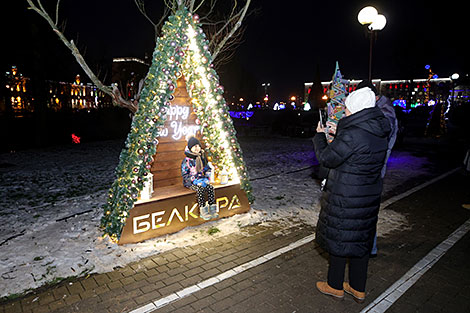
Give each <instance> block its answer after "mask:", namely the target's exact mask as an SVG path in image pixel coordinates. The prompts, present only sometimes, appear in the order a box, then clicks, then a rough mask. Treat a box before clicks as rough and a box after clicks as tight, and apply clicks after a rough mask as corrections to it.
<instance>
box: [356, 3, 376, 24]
mask: <svg viewBox="0 0 470 313" xmlns="http://www.w3.org/2000/svg"><path fill="white" fill-rule="evenodd" d="M378 14H379V13H378V12H377V9H376V8H374V7H372V6H368V7H365V8H363V9H362V10H361V11H359V14H358V15H357V20H358V21H359V23H361V24H362V25H367V24H372V23H373V22H374V20H375V17H376V16H377V15H378Z"/></svg>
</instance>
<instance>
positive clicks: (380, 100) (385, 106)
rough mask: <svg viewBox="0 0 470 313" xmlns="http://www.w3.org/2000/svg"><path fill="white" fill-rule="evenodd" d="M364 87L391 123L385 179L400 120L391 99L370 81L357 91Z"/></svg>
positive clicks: (360, 84)
mask: <svg viewBox="0 0 470 313" xmlns="http://www.w3.org/2000/svg"><path fill="white" fill-rule="evenodd" d="M364 87H368V88H370V89H371V90H372V91H373V92H374V94H375V105H376V106H377V107H379V108H380V110H382V113H383V114H384V115H385V117H386V118H387V119H388V121H389V122H390V127H391V131H390V135H389V136H388V148H387V156H386V157H385V161H384V166H383V167H382V173H381V175H382V178H384V177H385V172H386V170H387V162H388V158H389V157H390V154H391V153H392V149H393V146H394V145H395V142H396V140H397V133H398V120H397V116H396V114H395V109H394V108H393V105H392V101H390V99H389V98H387V97H385V96H384V95H380V94H379V93H378V92H377V88H375V86H374V84H372V83H371V82H370V81H369V80H363V81H362V82H360V83H359V85H357V89H356V90H358V89H361V88H364ZM370 256H371V257H376V256H377V234H375V236H374V245H373V246H372V251H371V252H370Z"/></svg>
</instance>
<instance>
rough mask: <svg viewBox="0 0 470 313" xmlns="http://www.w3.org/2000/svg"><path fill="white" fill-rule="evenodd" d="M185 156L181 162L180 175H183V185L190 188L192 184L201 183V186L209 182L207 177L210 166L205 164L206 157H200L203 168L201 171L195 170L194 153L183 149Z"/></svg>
mask: <svg viewBox="0 0 470 313" xmlns="http://www.w3.org/2000/svg"><path fill="white" fill-rule="evenodd" d="M184 154H185V155H186V157H185V158H184V159H183V162H181V175H182V176H183V186H184V187H186V188H190V187H191V186H192V185H198V184H200V185H202V186H203V187H205V186H207V185H208V184H209V177H210V171H211V168H210V167H209V165H208V164H207V160H206V158H205V157H204V156H203V157H202V162H203V166H204V168H203V169H202V171H199V172H197V170H196V155H194V154H193V153H192V152H191V151H189V150H188V149H186V150H185V151H184Z"/></svg>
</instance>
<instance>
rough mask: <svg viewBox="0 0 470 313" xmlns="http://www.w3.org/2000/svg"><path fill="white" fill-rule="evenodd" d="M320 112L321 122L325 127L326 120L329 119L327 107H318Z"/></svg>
mask: <svg viewBox="0 0 470 313" xmlns="http://www.w3.org/2000/svg"><path fill="white" fill-rule="evenodd" d="M318 113H319V115H320V123H321V125H322V126H323V127H326V122H327V120H328V114H327V113H326V110H325V109H318Z"/></svg>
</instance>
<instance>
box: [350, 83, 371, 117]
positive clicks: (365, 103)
mask: <svg viewBox="0 0 470 313" xmlns="http://www.w3.org/2000/svg"><path fill="white" fill-rule="evenodd" d="M344 104H346V108H348V110H349V112H351V114H354V113H357V112H359V111H361V110H364V109H368V108H373V107H374V106H375V94H374V92H373V91H372V90H371V89H370V88H369V87H365V88H361V89H358V90H356V91H353V92H352V93H350V94H349V96H348V97H347V98H346V100H345V101H344Z"/></svg>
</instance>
